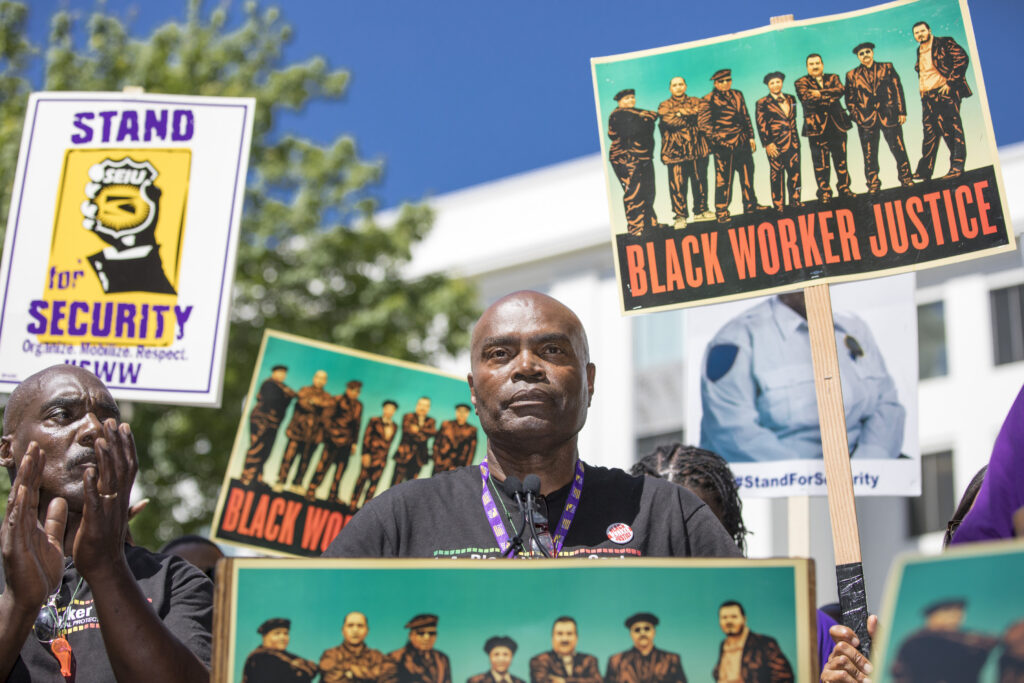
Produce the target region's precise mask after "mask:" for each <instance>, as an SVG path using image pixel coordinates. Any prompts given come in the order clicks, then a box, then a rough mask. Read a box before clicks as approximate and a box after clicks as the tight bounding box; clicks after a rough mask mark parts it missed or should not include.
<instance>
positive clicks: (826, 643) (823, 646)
mask: <svg viewBox="0 0 1024 683" xmlns="http://www.w3.org/2000/svg"><path fill="white" fill-rule="evenodd" d="M817 614H818V669H819V671H818V675H819V676H821V672H823V671H824V670H825V662H827V661H828V656H829V655H830V654H832V649H833V648H834V647H835V646H836V641H834V640H832V636H831V635H829V632H828V630H829V629H830V628H832V627H833V626H835V625H836V624H838V623H839V622H838V621H836V620H835V619H833V618H832V617H830V616H829V615H827V614H825V613H824V612H822V611H821V610H818V612H817Z"/></svg>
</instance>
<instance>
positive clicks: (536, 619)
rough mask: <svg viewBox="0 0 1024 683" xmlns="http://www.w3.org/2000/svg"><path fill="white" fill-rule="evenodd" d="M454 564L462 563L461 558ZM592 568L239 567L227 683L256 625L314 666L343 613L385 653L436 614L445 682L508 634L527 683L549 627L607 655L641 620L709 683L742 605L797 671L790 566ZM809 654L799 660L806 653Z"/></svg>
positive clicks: (469, 669)
mask: <svg viewBox="0 0 1024 683" xmlns="http://www.w3.org/2000/svg"><path fill="white" fill-rule="evenodd" d="M462 562H464V561H462ZM629 564H630V563H628V562H620V561H617V560H595V561H594V563H593V566H588V567H584V568H579V567H577V568H565V569H557V568H550V569H549V568H546V567H545V568H523V569H501V568H494V569H490V568H487V569H465V570H462V569H456V570H455V571H453V570H452V569H441V568H440V566H439V568H438V569H422V568H421V569H409V568H406V569H387V568H379V567H377V568H373V569H344V570H339V569H337V568H333V569H332V568H324V569H322V570H321V569H317V568H310V569H302V570H297V569H276V568H275V569H246V568H242V569H240V570H239V576H238V584H237V585H238V611H237V621H236V624H237V629H236V634H237V635H236V638H237V640H236V649H235V661H234V662H233V663H232V667H231V670H232V671H233V679H232V680H234V681H240V680H241V675H242V667H243V665H244V663H245V658H246V656H248V654H249V652H251V651H252V650H253V649H254V648H255V647H256V646H257V645H259V644H260V636H259V634H258V633H257V632H256V628H257V627H258V626H259V625H260V624H261V623H262V622H263V621H265V620H266V619H269V618H272V617H284V618H289V619H291V620H292V626H291V644H290V645H289V647H288V649H289V651H291V652H293V653H295V654H298V655H301V656H303V657H305V658H307V659H311V660H314V661H319V658H320V654H321V653H322V652H323V651H324V650H325V649H327V648H329V647H334V646H336V645H338V644H339V643H341V642H342V638H341V625H342V622H343V620H344V618H345V615H346V614H347V613H348V612H351V611H359V612H363V613H364V614H366V615H367V617H368V621H369V625H370V633H369V636H368V637H367V639H366V643H367V645H369V646H370V647H372V648H374V649H377V650H381V651H382V652H384V653H385V654H386V653H388V652H391V651H393V650H396V649H398V648H401V647H403V646H404V645H405V643H406V642H407V637H408V630H407V629H405V628H404V624H405V623H406V622H407V621H408V620H409V619H410V618H411V617H412V616H414V615H417V614H421V613H432V614H437V615H438V616H439V617H440V620H439V623H438V639H437V644H436V648H437V649H438V650H440V651H441V652H444V653H445V654H447V655H448V657H449V659H450V660H451V663H452V680H453V681H454V682H456V683H457V682H461V681H464V680H466V679H467V678H468V677H469V676H472V675H474V674H477V673H482V672H484V671H487V670H488V668H489V666H490V665H489V662H488V659H487V655H486V654H485V653H484V652H483V645H484V642H485V641H486V640H487V639H488V638H490V637H491V636H493V635H508V636H511V637H512V638H513V639H514V640H515V641H516V642H517V643H518V645H519V650H518V652H517V653H516V656H515V659H514V660H513V663H512V669H511V672H512V674H513V675H515V676H518V677H520V678H523V679H524V680H527V681H528V680H529V678H530V675H529V661H530V658H531V657H533V656H534V655H536V654H538V653H540V652H545V651H547V650H550V649H551V626H552V623H553V622H554V620H555V618H557V617H559V616H562V615H569V616H572V617H573V618H575V619H576V621H577V623H578V625H579V645H578V648H577V651H578V652H583V653H587V654H592V655H594V656H596V657H597V658H598V661H599V662H600V668H601V672H602V674H603V673H604V671H605V669H606V666H607V663H608V658H609V657H610V656H611V655H613V654H615V653H617V652H622V651H623V650H628V649H630V648H632V646H633V645H632V641H631V640H630V637H629V633H628V631H627V630H626V628H625V626H624V624H623V622H624V620H625V619H626V618H627V617H628V616H630V615H632V614H634V613H636V612H641V611H649V612H652V613H654V614H655V615H657V616H658V618H659V619H660V620H661V624H660V625H659V626H658V627H657V635H656V638H655V646H656V647H658V648H660V649H663V650H668V651H670V652H676V653H678V654H680V655H681V657H682V662H683V669H684V671H685V673H686V675H687V677H688V678H689V679H690V680H692V681H700V680H710V678H711V670H712V669H713V668H714V666H715V663H716V662H717V661H718V649H719V644H720V643H721V641H722V639H723V637H724V636H723V634H722V631H721V629H720V628H719V625H718V606H719V605H720V604H721V603H722V602H724V601H726V600H738V601H739V602H740V603H741V604H743V606H744V608H745V610H746V613H747V620H748V625H749V627H750V629H751V630H752V631H754V632H755V633H761V634H764V635H770V636H772V637H773V638H775V639H776V640H777V641H778V643H779V646H780V647H781V648H782V651H783V653H784V654H785V655H786V657H787V658H788V659H789V661H790V664H791V665H792V666H793V667H794V669H795V668H796V661H797V660H796V657H797V635H796V628H797V626H796V624H797V617H796V615H795V607H794V605H795V598H796V587H795V580H794V569H793V568H792V567H757V566H756V565H751V566H747V567H744V568H689V567H687V568H685V569H681V568H668V567H665V568H662V567H639V566H633V567H630V566H629ZM808 656H809V653H808Z"/></svg>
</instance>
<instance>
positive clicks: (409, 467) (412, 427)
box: [391, 396, 437, 486]
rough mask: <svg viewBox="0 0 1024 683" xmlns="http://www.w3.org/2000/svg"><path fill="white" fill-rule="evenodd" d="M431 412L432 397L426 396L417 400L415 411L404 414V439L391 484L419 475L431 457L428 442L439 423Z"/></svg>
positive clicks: (400, 446) (396, 454)
mask: <svg viewBox="0 0 1024 683" xmlns="http://www.w3.org/2000/svg"><path fill="white" fill-rule="evenodd" d="M429 412H430V399H429V398H427V397H426V396H424V397H422V398H421V399H420V400H418V401H416V409H415V410H414V411H413V412H411V413H406V414H405V415H403V416H402V440H401V441H399V442H398V450H397V451H395V470H394V472H393V474H392V477H391V486H394V485H395V484H401V483H402V482H403V481H406V480H407V479H416V478H417V477H419V476H420V469H421V468H422V467H423V466H424V465H426V464H427V460H429V459H430V451H428V450H427V442H428V441H430V437H432V436H435V435H436V434H437V423H436V422H435V421H434V418H432V417H430V416H429V415H428V414H427V413H429Z"/></svg>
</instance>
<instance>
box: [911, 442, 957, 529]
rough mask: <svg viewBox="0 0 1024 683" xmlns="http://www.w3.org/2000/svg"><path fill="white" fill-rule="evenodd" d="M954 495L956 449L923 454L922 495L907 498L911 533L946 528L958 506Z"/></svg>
mask: <svg viewBox="0 0 1024 683" xmlns="http://www.w3.org/2000/svg"><path fill="white" fill-rule="evenodd" d="M956 503H957V501H956V499H955V498H954V495H953V451H939V452H937V453H926V454H924V455H922V456H921V496H920V497H919V498H907V508H908V512H909V514H908V517H909V518H910V535H911V536H920V535H922V534H927V533H930V532H933V531H944V530H945V528H946V523H947V522H948V521H949V518H950V517H952V516H953V512H954V510H955V509H956Z"/></svg>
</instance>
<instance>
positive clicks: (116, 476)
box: [73, 418, 139, 581]
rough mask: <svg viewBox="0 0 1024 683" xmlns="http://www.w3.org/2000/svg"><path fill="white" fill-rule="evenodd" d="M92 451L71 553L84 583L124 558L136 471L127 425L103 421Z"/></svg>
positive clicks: (136, 461)
mask: <svg viewBox="0 0 1024 683" xmlns="http://www.w3.org/2000/svg"><path fill="white" fill-rule="evenodd" d="M94 448H95V451H96V465H97V466H96V467H90V468H88V469H86V471H85V475H84V476H83V484H84V491H85V501H84V504H83V506H82V524H81V526H79V529H78V533H77V534H76V535H75V543H74V551H73V552H74V560H75V566H76V567H77V568H78V570H79V571H80V572H81V573H82V576H84V577H85V578H86V580H87V581H92V580H93V579H92V577H93V575H94V573H95V572H101V573H102V572H104V571H107V570H110V569H113V565H114V560H115V559H117V558H123V557H124V542H125V535H126V533H127V530H128V520H129V518H130V517H129V511H128V497H129V495H130V494H131V490H132V484H133V483H134V482H135V474H136V472H138V469H139V460H138V457H137V456H136V454H135V440H134V438H132V431H131V428H130V427H129V426H128V424H127V423H121V424H120V425H118V424H117V423H116V422H115V421H114V419H113V418H110V419H107V420H106V421H105V422H104V423H103V426H102V428H101V434H100V436H98V437H97V438H96V441H95V443H94Z"/></svg>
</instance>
